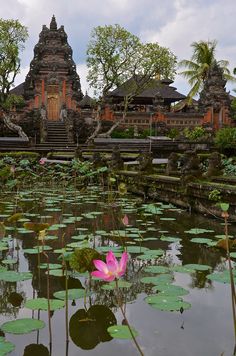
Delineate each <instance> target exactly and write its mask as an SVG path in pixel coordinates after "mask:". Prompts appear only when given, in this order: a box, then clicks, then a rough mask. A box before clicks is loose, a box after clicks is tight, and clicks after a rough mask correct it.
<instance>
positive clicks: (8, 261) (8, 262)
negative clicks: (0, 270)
mask: <svg viewBox="0 0 236 356" xmlns="http://www.w3.org/2000/svg"><path fill="white" fill-rule="evenodd" d="M2 263H3V264H4V265H13V264H15V263H17V259H16V258H9V259H6V260H2Z"/></svg>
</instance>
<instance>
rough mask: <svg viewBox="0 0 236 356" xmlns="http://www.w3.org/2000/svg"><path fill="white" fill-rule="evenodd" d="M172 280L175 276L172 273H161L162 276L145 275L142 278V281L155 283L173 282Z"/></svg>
mask: <svg viewBox="0 0 236 356" xmlns="http://www.w3.org/2000/svg"><path fill="white" fill-rule="evenodd" d="M172 280H173V277H172V275H170V274H161V275H160V276H157V277H143V278H141V279H140V281H141V282H142V283H145V284H154V285H158V284H163V283H166V284H168V283H171V281H172Z"/></svg>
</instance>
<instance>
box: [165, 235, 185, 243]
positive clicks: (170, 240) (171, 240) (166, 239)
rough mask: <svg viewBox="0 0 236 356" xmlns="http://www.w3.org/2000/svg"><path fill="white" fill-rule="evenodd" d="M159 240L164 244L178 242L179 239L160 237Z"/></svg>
mask: <svg viewBox="0 0 236 356" xmlns="http://www.w3.org/2000/svg"><path fill="white" fill-rule="evenodd" d="M160 240H161V241H166V242H179V241H180V240H181V239H180V238H179V237H172V236H162V237H161V238H160Z"/></svg>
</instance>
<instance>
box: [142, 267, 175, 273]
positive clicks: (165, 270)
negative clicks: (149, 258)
mask: <svg viewBox="0 0 236 356" xmlns="http://www.w3.org/2000/svg"><path fill="white" fill-rule="evenodd" d="M144 272H150V273H168V272H169V268H168V267H164V266H148V267H145V268H144Z"/></svg>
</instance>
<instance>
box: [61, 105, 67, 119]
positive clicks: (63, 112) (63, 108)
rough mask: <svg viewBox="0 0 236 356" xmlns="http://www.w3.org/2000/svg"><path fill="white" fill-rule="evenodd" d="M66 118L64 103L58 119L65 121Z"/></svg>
mask: <svg viewBox="0 0 236 356" xmlns="http://www.w3.org/2000/svg"><path fill="white" fill-rule="evenodd" d="M66 119H67V110H66V106H65V104H63V105H62V107H61V111H60V121H61V122H65V121H66Z"/></svg>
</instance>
